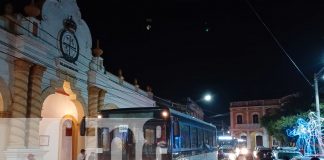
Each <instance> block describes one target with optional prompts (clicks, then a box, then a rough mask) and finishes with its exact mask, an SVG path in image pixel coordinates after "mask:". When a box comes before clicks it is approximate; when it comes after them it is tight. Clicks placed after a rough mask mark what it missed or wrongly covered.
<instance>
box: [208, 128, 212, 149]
mask: <svg viewBox="0 0 324 160" xmlns="http://www.w3.org/2000/svg"><path fill="white" fill-rule="evenodd" d="M208 144H209V146H213V132H211V131H208Z"/></svg>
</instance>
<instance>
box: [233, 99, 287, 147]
mask: <svg viewBox="0 0 324 160" xmlns="http://www.w3.org/2000/svg"><path fill="white" fill-rule="evenodd" d="M281 104H282V99H269V100H252V101H238V102H231V103H230V119H231V127H230V132H231V135H232V136H233V137H236V138H241V139H245V140H246V146H247V147H248V148H250V149H254V148H255V147H256V146H264V147H272V146H273V145H277V143H278V142H277V141H276V140H275V139H274V138H273V137H271V136H269V135H268V133H267V131H266V129H265V128H263V127H261V125H260V118H261V117H262V116H264V115H265V114H266V113H267V112H268V111H271V110H272V109H278V108H280V106H281Z"/></svg>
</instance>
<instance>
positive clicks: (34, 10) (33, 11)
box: [24, 0, 40, 17]
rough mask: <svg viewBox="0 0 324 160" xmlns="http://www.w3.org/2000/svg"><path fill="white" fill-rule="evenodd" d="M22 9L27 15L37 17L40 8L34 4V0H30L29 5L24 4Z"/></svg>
mask: <svg viewBox="0 0 324 160" xmlns="http://www.w3.org/2000/svg"><path fill="white" fill-rule="evenodd" d="M24 10H25V13H26V14H27V15H28V16H29V17H37V16H39V14H40V9H39V8H38V7H37V6H36V5H35V3H34V0H32V1H31V3H30V4H29V5H27V6H25V8H24Z"/></svg>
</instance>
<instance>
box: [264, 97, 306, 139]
mask: <svg viewBox="0 0 324 160" xmlns="http://www.w3.org/2000/svg"><path fill="white" fill-rule="evenodd" d="M307 106H310V103H309V102H307V101H305V99H304V98H303V97H302V96H301V95H300V94H294V95H291V96H289V97H288V96H287V98H286V99H285V102H284V103H282V105H281V107H280V108H278V109H275V110H273V111H272V112H267V114H266V115H265V116H263V117H262V118H261V126H263V127H264V128H266V129H267V131H268V133H269V135H272V136H274V137H275V138H276V139H277V140H279V141H281V142H283V143H285V142H288V139H289V137H287V135H286V130H287V129H288V128H291V127H293V126H294V125H296V121H297V119H298V118H307V115H308V113H309V110H310V109H311V107H307Z"/></svg>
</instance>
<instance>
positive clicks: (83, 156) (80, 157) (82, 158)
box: [78, 149, 87, 160]
mask: <svg viewBox="0 0 324 160" xmlns="http://www.w3.org/2000/svg"><path fill="white" fill-rule="evenodd" d="M86 157H87V155H86V154H85V149H81V151H80V153H79V155H78V160H85V159H86Z"/></svg>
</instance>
